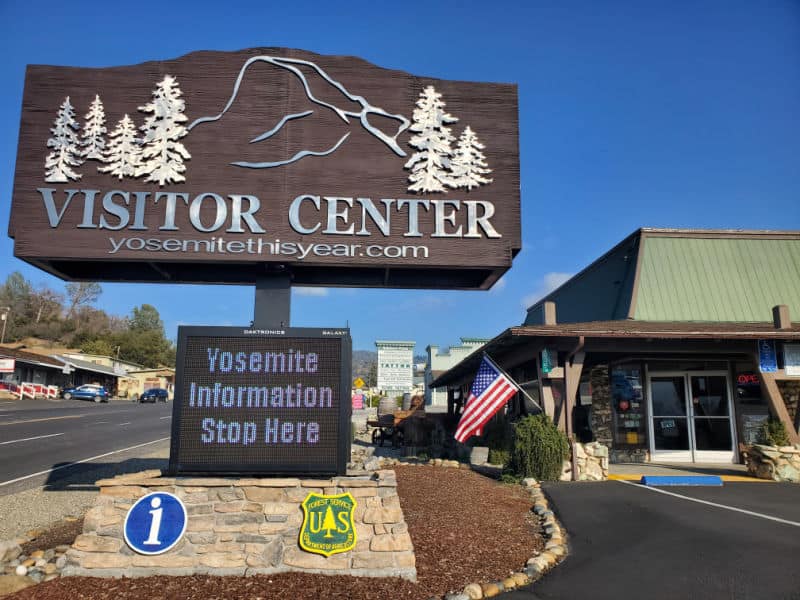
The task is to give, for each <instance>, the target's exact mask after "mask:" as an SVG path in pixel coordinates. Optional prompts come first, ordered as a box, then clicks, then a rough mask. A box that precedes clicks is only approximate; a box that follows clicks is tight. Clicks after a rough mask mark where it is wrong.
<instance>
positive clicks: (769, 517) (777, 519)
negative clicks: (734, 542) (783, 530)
mask: <svg viewBox="0 0 800 600" xmlns="http://www.w3.org/2000/svg"><path fill="white" fill-rule="evenodd" d="M616 481H618V482H619V483H624V484H625V485H632V486H633V487H636V488H640V489H643V490H647V491H648V492H658V493H659V494H666V495H667V496H674V497H675V498H681V499H683V500H688V501H689V502H697V503H698V504H705V505H706V506H714V507H716V508H723V509H725V510H732V511H734V512H738V513H743V514H745V515H750V516H751V517H758V518H759V519H767V520H768V521H775V522H776V523H783V524H784V525H791V526H793V527H800V523H798V522H797V521H788V520H786V519H781V518H780V517H773V516H772V515H765V514H764V513H757V512H753V511H752V510H745V509H743V508H736V507H735V506H728V505H726V504H717V503H716V502H709V501H708V500H700V499H699V498H692V497H691V496H683V495H681V494H676V493H675V492H668V491H667V490H660V489H658V488H654V487H650V486H646V485H640V484H638V483H634V482H632V481H623V480H620V479H617V480H616Z"/></svg>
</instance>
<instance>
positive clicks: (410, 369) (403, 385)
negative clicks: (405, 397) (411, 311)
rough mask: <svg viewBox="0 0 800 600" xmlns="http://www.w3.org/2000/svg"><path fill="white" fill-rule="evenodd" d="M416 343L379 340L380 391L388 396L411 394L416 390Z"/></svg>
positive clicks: (377, 343)
mask: <svg viewBox="0 0 800 600" xmlns="http://www.w3.org/2000/svg"><path fill="white" fill-rule="evenodd" d="M415 345H416V343H415V342H404V341H393V340H378V341H376V342H375V347H376V348H377V349H378V389H379V390H380V391H381V393H383V394H386V395H387V396H392V395H399V394H404V393H406V392H411V390H412V389H413V388H414V346H415Z"/></svg>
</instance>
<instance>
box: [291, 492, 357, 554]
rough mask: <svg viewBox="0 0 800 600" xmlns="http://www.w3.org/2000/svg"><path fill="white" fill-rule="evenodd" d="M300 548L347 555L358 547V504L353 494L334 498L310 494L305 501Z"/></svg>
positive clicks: (333, 496)
mask: <svg viewBox="0 0 800 600" xmlns="http://www.w3.org/2000/svg"><path fill="white" fill-rule="evenodd" d="M302 506H303V512H304V516H303V527H302V528H301V529H300V547H301V548H302V549H303V550H305V551H306V552H314V553H316V554H322V555H324V556H330V555H331V554H337V553H339V552H347V551H348V550H352V549H353V548H354V547H355V545H356V528H355V523H354V522H353V512H354V511H355V508H356V501H355V498H353V496H351V495H350V493H349V492H348V493H346V494H336V495H332V496H328V495H322V494H313V493H312V494H309V495H308V496H306V499H305V500H303V504H302Z"/></svg>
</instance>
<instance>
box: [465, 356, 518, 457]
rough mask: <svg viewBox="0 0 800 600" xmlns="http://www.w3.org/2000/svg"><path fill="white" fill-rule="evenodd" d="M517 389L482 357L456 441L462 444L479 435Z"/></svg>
mask: <svg viewBox="0 0 800 600" xmlns="http://www.w3.org/2000/svg"><path fill="white" fill-rule="evenodd" d="M517 389H518V388H517V386H516V384H515V383H513V382H512V381H511V380H510V379H509V378H508V377H506V376H505V375H504V374H502V373H501V372H500V370H499V369H498V368H497V367H495V366H494V365H493V364H492V362H491V361H490V360H489V359H488V358H487V357H486V356H484V357H483V361H481V366H480V368H479V369H478V374H477V375H476V376H475V381H473V382H472V389H471V390H470V393H469V398H467V406H466V407H465V408H464V413H463V414H462V415H461V420H460V421H459V422H458V427H457V428H456V436H455V437H456V439H457V440H458V441H459V442H462V443H463V442H465V441H467V440H468V439H469V438H470V437H472V436H473V435H480V433H481V431H482V429H483V426H484V425H486V423H487V422H488V421H489V419H491V418H492V417H493V416H494V415H495V414H497V411H499V410H500V409H501V408H502V407H503V405H504V404H505V403H506V401H508V399H509V398H511V396H513V395H514V394H516V393H517Z"/></svg>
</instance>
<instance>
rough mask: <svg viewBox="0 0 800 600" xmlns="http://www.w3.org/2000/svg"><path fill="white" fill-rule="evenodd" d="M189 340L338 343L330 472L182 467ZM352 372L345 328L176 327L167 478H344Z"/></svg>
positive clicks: (303, 468) (286, 467)
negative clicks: (335, 422)
mask: <svg viewBox="0 0 800 600" xmlns="http://www.w3.org/2000/svg"><path fill="white" fill-rule="evenodd" d="M191 337H225V338H242V339H253V338H262V339H263V338H269V339H281V338H305V339H331V338H333V339H339V340H340V343H341V373H340V382H339V386H340V387H339V389H340V390H341V392H340V395H341V398H339V414H338V429H339V439H338V440H337V442H336V457H335V461H332V463H331V464H332V465H333V466H332V468H331V469H330V470H321V469H318V468H312V467H310V466H304V465H302V464H293V465H287V464H275V465H263V466H262V465H241V464H227V463H209V464H207V465H205V466H197V465H196V464H192V465H191V466H189V465H182V464H181V461H180V457H181V439H180V430H181V429H180V428H181V418H182V410H183V408H184V407H183V397H184V386H185V384H186V382H185V373H184V372H185V368H184V366H185V364H186V353H187V347H188V343H189V338H191ZM351 370H352V339H351V337H350V329H348V328H346V327H328V328H311V327H280V328H274V329H265V328H261V327H253V326H250V327H220V326H195V325H188V326H187V325H182V326H179V327H178V348H177V362H176V372H175V393H174V401H173V407H172V428H171V439H170V454H169V474H170V475H173V476H175V475H306V476H332V475H345V474H346V472H347V463H348V462H349V460H350V442H351V440H350V437H351V432H350V430H351V425H350V418H351V414H352V404H351V402H350V394H349V391H350V375H351Z"/></svg>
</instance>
